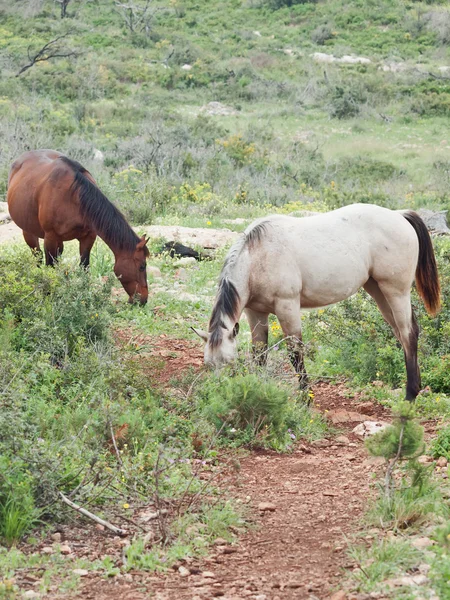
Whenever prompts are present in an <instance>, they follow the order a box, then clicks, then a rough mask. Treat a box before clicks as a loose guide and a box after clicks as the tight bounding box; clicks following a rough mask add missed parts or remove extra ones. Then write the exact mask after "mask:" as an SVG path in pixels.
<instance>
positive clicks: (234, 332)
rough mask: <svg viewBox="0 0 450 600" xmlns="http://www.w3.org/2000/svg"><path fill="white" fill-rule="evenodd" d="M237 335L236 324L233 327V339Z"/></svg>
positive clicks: (237, 324) (237, 327)
mask: <svg viewBox="0 0 450 600" xmlns="http://www.w3.org/2000/svg"><path fill="white" fill-rule="evenodd" d="M238 333H239V323H236V324H235V326H234V327H233V335H234V337H236V336H237V334H238Z"/></svg>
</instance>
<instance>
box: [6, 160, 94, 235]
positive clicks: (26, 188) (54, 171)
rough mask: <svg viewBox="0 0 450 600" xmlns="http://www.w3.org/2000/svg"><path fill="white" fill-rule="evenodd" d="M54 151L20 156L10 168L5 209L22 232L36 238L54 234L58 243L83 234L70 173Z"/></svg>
mask: <svg viewBox="0 0 450 600" xmlns="http://www.w3.org/2000/svg"><path fill="white" fill-rule="evenodd" d="M63 156H64V155H63V154H61V153H60V152H56V151H55V150H34V151H31V152H25V154H22V156H20V157H19V158H18V159H17V160H15V161H14V163H13V164H12V166H11V170H10V173H9V178H8V195H7V201H8V208H9V213H10V215H11V218H12V220H13V221H14V222H15V223H16V224H17V225H18V226H19V227H20V228H21V229H22V230H23V231H24V233H28V234H31V235H34V236H37V237H40V238H44V237H45V235H46V234H54V235H55V236H57V237H58V238H60V239H61V240H64V241H65V240H71V239H74V238H78V237H80V236H82V235H86V233H87V230H86V227H85V224H84V219H83V217H82V215H81V213H80V210H79V203H78V200H77V197H76V194H74V193H73V189H72V184H73V180H74V174H73V171H72V170H71V168H70V166H69V165H68V164H67V163H65V162H64V161H62V160H61V158H63Z"/></svg>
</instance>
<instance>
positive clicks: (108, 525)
mask: <svg viewBox="0 0 450 600" xmlns="http://www.w3.org/2000/svg"><path fill="white" fill-rule="evenodd" d="M59 496H60V498H61V500H62V501H63V502H64V503H65V504H67V506H70V508H73V509H74V510H76V511H78V512H79V513H81V514H82V515H84V516H85V517H88V519H92V521H95V522H96V523H99V524H100V525H103V526H104V527H106V528H107V529H109V530H110V531H112V532H114V533H116V534H117V535H120V536H121V537H124V536H126V535H128V532H127V531H125V529H120V527H116V526H115V525H112V524H111V523H109V522H108V521H105V520H104V519H101V518H100V517H97V515H94V514H93V513H91V512H89V511H88V510H86V509H85V508H82V507H81V506H78V504H75V502H72V500H69V498H67V496H65V495H64V494H63V493H62V492H59Z"/></svg>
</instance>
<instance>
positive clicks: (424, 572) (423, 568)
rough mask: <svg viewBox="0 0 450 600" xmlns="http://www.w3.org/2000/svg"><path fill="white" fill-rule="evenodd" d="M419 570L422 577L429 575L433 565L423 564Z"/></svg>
mask: <svg viewBox="0 0 450 600" xmlns="http://www.w3.org/2000/svg"><path fill="white" fill-rule="evenodd" d="M417 568H418V569H419V573H421V574H422V575H427V573H428V572H429V570H430V569H431V565H429V564H428V563H421V564H420V565H419V566H418V567H417Z"/></svg>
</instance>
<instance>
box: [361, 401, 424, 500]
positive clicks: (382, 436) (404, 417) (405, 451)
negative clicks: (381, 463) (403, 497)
mask: <svg viewBox="0 0 450 600" xmlns="http://www.w3.org/2000/svg"><path fill="white" fill-rule="evenodd" d="M393 412H394V421H393V423H392V425H390V426H389V427H387V428H386V429H384V430H383V431H380V432H379V433H377V434H375V435H374V436H372V437H370V438H368V440H367V441H366V447H367V449H368V450H369V452H370V454H372V455H373V456H382V457H383V458H384V459H385V460H386V465H387V467H386V474H385V479H384V488H385V495H386V499H387V500H388V501H392V499H393V495H394V492H395V482H394V477H393V473H394V469H395V467H396V465H397V463H398V462H399V461H401V460H405V459H406V460H408V461H410V462H411V463H412V462H413V461H414V459H416V458H417V457H418V456H419V455H420V454H422V452H423V451H424V442H423V427H421V426H420V425H419V424H418V423H416V421H415V420H414V407H413V405H412V404H411V402H406V401H404V402H400V403H399V404H398V405H397V406H396V407H395V409H394V410H393ZM417 483H419V482H417ZM413 485H414V482H413Z"/></svg>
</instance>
